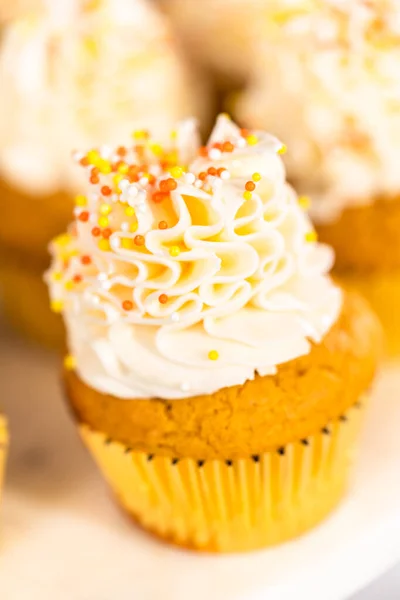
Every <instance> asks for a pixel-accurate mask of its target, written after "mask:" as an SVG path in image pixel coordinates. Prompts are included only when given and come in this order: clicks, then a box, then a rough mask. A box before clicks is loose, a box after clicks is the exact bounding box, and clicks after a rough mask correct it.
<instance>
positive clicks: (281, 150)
mask: <svg viewBox="0 0 400 600" xmlns="http://www.w3.org/2000/svg"><path fill="white" fill-rule="evenodd" d="M286 152H287V146H285V144H282V146H281V147H280V148H279V150H278V154H286Z"/></svg>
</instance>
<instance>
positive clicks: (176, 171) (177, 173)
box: [169, 167, 183, 179]
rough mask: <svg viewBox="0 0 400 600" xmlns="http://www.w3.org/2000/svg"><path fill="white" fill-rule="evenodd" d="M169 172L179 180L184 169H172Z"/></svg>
mask: <svg viewBox="0 0 400 600" xmlns="http://www.w3.org/2000/svg"><path fill="white" fill-rule="evenodd" d="M169 172H170V173H171V175H172V177H174V178H175V179H179V177H182V175H183V168H182V167H172V169H170V170H169Z"/></svg>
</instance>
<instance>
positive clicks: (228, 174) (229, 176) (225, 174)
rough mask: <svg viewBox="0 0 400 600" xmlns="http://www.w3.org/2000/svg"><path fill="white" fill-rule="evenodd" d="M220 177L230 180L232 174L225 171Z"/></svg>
mask: <svg viewBox="0 0 400 600" xmlns="http://www.w3.org/2000/svg"><path fill="white" fill-rule="evenodd" d="M220 177H221V179H230V178H231V174H230V173H229V171H227V170H225V171H222V173H221V175H220Z"/></svg>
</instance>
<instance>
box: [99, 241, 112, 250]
mask: <svg viewBox="0 0 400 600" xmlns="http://www.w3.org/2000/svg"><path fill="white" fill-rule="evenodd" d="M98 246H99V248H100V250H103V252H108V251H109V250H110V242H109V241H108V240H107V239H102V240H100V241H99V243H98Z"/></svg>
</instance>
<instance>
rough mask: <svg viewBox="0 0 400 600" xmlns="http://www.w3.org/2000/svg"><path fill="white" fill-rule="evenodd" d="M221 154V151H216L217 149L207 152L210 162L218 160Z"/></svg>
mask: <svg viewBox="0 0 400 600" xmlns="http://www.w3.org/2000/svg"><path fill="white" fill-rule="evenodd" d="M221 155H222V152H221V150H218V148H211V150H210V152H209V156H210V158H211V160H218V159H219V158H221Z"/></svg>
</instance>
